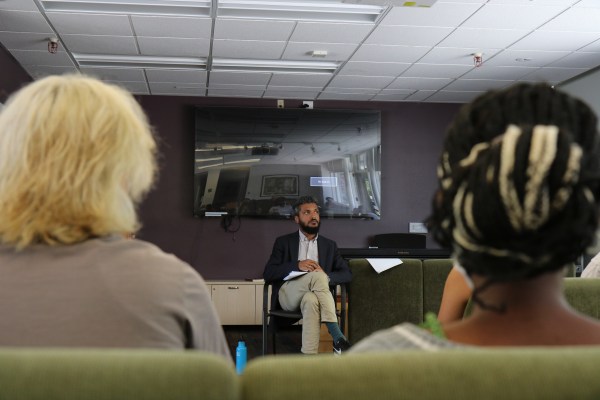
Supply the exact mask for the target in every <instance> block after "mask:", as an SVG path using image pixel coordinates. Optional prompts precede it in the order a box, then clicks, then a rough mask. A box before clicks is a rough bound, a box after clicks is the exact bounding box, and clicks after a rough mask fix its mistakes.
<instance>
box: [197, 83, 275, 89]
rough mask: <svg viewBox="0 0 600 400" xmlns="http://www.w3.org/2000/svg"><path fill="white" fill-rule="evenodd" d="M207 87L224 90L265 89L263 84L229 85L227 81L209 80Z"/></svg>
mask: <svg viewBox="0 0 600 400" xmlns="http://www.w3.org/2000/svg"><path fill="white" fill-rule="evenodd" d="M208 88H209V89H224V90H257V91H263V90H265V85H245V84H238V85H231V84H229V83H213V82H211V83H210V85H209V87H208Z"/></svg>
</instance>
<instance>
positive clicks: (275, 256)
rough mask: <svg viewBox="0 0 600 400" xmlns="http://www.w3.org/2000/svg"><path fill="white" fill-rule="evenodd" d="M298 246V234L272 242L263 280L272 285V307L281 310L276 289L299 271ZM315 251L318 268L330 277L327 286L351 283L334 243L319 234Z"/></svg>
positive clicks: (350, 276) (343, 261)
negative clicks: (291, 274)
mask: <svg viewBox="0 0 600 400" xmlns="http://www.w3.org/2000/svg"><path fill="white" fill-rule="evenodd" d="M299 246H300V236H299V233H298V231H296V232H294V233H290V234H289V235H284V236H280V237H278V238H277V239H276V240H275V244H274V245H273V252H272V253H271V257H269V261H268V262H267V265H266V266H265V271H264V272H263V278H264V279H265V281H266V282H271V283H272V284H273V289H272V292H271V307H272V308H281V307H278V306H277V305H278V304H279V289H280V288H281V285H283V283H284V281H283V278H285V277H286V276H287V275H288V274H289V273H290V272H291V271H300V270H299V269H298V248H299ZM317 248H318V249H319V265H320V266H321V268H323V271H325V273H326V274H327V275H328V276H329V279H330V281H329V284H330V285H332V286H333V285H337V284H338V283H346V282H350V280H351V279H352V272H350V268H348V264H347V263H346V261H345V260H344V259H343V258H342V256H341V255H340V252H339V250H338V247H337V244H336V243H335V242H334V241H333V240H330V239H327V238H326V237H324V236H322V235H319V236H318V237H317Z"/></svg>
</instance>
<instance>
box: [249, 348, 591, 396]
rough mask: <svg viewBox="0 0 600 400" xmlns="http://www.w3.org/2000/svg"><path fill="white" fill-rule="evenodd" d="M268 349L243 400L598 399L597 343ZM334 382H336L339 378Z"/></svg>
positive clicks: (254, 366)
mask: <svg viewBox="0 0 600 400" xmlns="http://www.w3.org/2000/svg"><path fill="white" fill-rule="evenodd" d="M342 358H343V360H340V359H338V358H337V357H331V356H315V357H302V356H286V357H283V356H280V357H263V358H261V359H257V360H253V361H252V362H250V363H249V364H248V367H247V368H246V370H245V372H244V375H242V387H243V397H244V399H245V400H282V399H285V400H306V399H311V398H322V399H328V400H348V399H352V400H373V399H395V400H402V399H419V400H439V399H445V398H448V397H452V398H456V399H463V400H481V399H491V400H505V399H528V400H536V399H540V400H541V399H544V400H548V399H578V400H582V399H584V400H587V399H598V398H599V397H600V379H598V365H600V346H595V347H583V348H573V347H571V348H568V347H562V348H560V347H555V348H498V349H484V348H481V349H477V350H470V351H469V350H444V351H438V352H425V351H392V352H386V353H364V354H352V353H348V355H345V356H343V357H342ZM336 382H337V384H336Z"/></svg>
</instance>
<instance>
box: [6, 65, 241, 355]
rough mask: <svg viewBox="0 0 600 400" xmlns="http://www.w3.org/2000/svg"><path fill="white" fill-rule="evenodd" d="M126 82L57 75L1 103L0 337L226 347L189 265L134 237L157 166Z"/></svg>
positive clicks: (16, 342) (44, 342)
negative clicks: (123, 85)
mask: <svg viewBox="0 0 600 400" xmlns="http://www.w3.org/2000/svg"><path fill="white" fill-rule="evenodd" d="M155 154H156V143H155V140H154V138H153V136H152V133H151V130H150V128H149V125H148V121H147V119H146V116H145V115H144V113H143V111H142V110H141V108H140V106H139V105H138V104H137V103H136V101H135V99H134V98H133V97H132V96H131V95H130V94H129V93H127V92H126V91H125V90H123V89H120V88H118V87H116V86H113V85H108V84H105V83H102V82H100V81H98V80H96V79H93V78H90V77H85V76H82V75H71V76H52V77H47V78H44V79H41V80H39V81H36V82H33V83H31V84H29V85H28V86H26V87H24V88H23V89H21V90H20V91H18V92H17V93H16V94H14V95H13V96H12V97H11V98H10V99H9V101H8V102H7V104H6V106H5V108H4V109H3V111H2V112H1V113H0V274H1V276H2V279H0V315H1V316H2V317H1V318H0V345H1V346H61V347H65V346H74V347H152V348H173V349H177V348H179V349H183V348H194V349H201V350H206V351H211V352H215V353H218V354H221V355H223V356H225V357H229V350H228V346H227V342H226V340H225V338H224V335H223V331H222V328H221V325H220V323H219V320H218V317H217V315H216V313H215V311H214V308H213V307H212V304H211V301H210V294H209V293H208V291H207V289H206V285H205V284H204V281H203V280H202V278H201V277H200V275H199V274H198V273H197V272H196V271H194V270H193V269H192V268H191V267H190V266H189V265H187V264H186V263H184V262H182V261H180V260H178V259H177V258H176V257H174V256H172V255H168V254H165V253H164V252H162V251H161V250H160V249H158V248H157V247H156V246H154V245H152V244H149V243H145V242H143V241H140V240H130V239H126V238H125V237H124V235H125V234H126V233H132V232H135V231H136V230H137V229H138V228H139V222H138V219H137V216H136V205H137V203H138V202H139V201H140V200H141V198H142V197H143V195H144V194H145V193H146V192H147V191H148V190H149V189H150V187H151V186H152V183H153V181H154V178H155V175H156V169H157V168H156V160H155Z"/></svg>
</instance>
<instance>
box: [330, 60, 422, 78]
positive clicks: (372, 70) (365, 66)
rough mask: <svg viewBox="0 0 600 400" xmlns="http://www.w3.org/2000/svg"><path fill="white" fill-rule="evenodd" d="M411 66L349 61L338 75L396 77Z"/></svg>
mask: <svg viewBox="0 0 600 400" xmlns="http://www.w3.org/2000/svg"><path fill="white" fill-rule="evenodd" d="M410 65H411V64H408V63H375V62H371V63H369V62H366V61H351V62H348V63H346V65H344V67H343V68H342V69H341V70H340V72H339V73H338V75H362V76H371V75H375V76H394V77H395V76H398V75H400V74H401V73H402V72H404V71H405V70H406V69H407V68H408V67H410Z"/></svg>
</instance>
